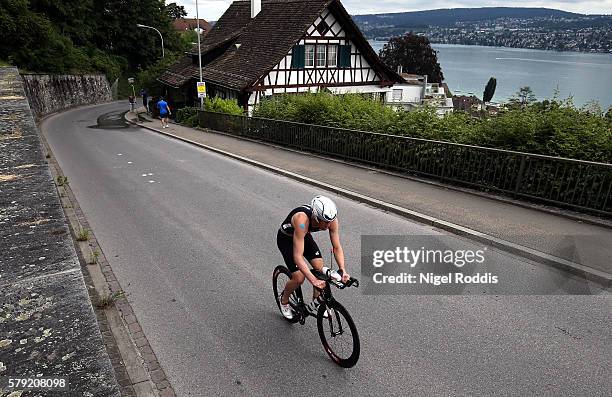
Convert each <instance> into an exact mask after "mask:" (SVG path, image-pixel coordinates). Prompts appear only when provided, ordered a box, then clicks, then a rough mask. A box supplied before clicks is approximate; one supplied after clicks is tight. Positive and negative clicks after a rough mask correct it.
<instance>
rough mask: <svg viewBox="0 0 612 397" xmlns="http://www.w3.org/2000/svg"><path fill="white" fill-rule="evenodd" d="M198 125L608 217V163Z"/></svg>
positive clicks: (396, 139)
mask: <svg viewBox="0 0 612 397" xmlns="http://www.w3.org/2000/svg"><path fill="white" fill-rule="evenodd" d="M199 121H200V126H202V127H205V128H209V129H212V130H217V131H221V132H225V133H229V134H232V135H236V136H241V137H246V138H252V139H258V140H262V141H266V142H270V143H275V144H279V145H283V146H287V147H291V148H295V149H299V150H304V151H310V152H315V153H320V154H325V155H329V156H334V157H340V158H342V159H346V160H351V161H356V162H360V163H365V164H370V165H375V166H377V167H381V168H386V169H391V170H395V171H400V172H403V173H410V174H416V175H420V176H425V177H430V178H436V179H439V180H442V181H445V182H450V183H455V184H461V185H467V186H471V187H474V188H478V189H480V190H486V191H494V192H500V193H506V194H509V195H511V196H514V197H522V198H529V199H535V200H538V201H543V202H546V203H551V204H556V205H561V206H564V207H569V208H573V209H577V210H586V211H589V212H595V213H598V214H600V215H605V216H610V215H612V200H611V199H610V194H611V191H612V164H604V163H595V162H589V161H581V160H573V159H566V158H561V157H551V156H543V155H537V154H530V153H521V152H513V151H509V150H500V149H492V148H485V147H479V146H470V145H462V144H456V143H450V142H440V141H432V140H426V139H418V138H410V137H404V136H398V135H388V134H381V133H375V132H365V131H355V130H347V129H341V128H333V127H325V126H318V125H310V124H301V123H294V122H288V121H280V120H269V119H261V118H254V117H246V116H232V115H227V114H221V113H213V112H206V111H200V112H199Z"/></svg>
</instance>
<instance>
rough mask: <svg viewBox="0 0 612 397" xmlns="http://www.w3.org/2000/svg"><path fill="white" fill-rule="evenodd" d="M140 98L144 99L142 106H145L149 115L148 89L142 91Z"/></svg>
mask: <svg viewBox="0 0 612 397" xmlns="http://www.w3.org/2000/svg"><path fill="white" fill-rule="evenodd" d="M140 96H141V97H142V106H144V108H145V109H146V110H147V113H149V93H148V92H147V90H146V89H144V88H143V89H142V90H140Z"/></svg>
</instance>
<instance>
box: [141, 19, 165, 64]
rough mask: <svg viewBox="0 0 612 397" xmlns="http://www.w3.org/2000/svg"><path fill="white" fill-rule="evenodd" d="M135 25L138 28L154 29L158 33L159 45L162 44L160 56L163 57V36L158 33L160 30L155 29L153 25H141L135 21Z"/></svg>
mask: <svg viewBox="0 0 612 397" xmlns="http://www.w3.org/2000/svg"><path fill="white" fill-rule="evenodd" d="M136 26H138V27H139V28H145V29H153V30H154V31H156V32H157V34H159V38H160V39H161V46H162V58H164V38H163V36H162V34H161V33H160V31H159V30H157V29H155V28H154V27H153V26H147V25H142V24H140V23H137V24H136Z"/></svg>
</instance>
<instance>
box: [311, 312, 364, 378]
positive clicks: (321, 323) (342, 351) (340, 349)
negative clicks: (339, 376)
mask: <svg viewBox="0 0 612 397" xmlns="http://www.w3.org/2000/svg"><path fill="white" fill-rule="evenodd" d="M326 310H327V312H328V314H329V316H328V317H327V318H325V317H324V316H323V315H324V312H325V311H326ZM317 328H318V329H319V337H320V338H321V343H323V348H324V349H325V351H326V352H327V354H328V355H329V357H330V358H331V359H332V360H333V361H334V362H335V363H336V364H338V365H339V366H341V367H344V368H351V367H352V366H354V365H355V364H357V360H359V352H360V346H359V334H358V333H357V327H355V323H354V322H353V319H352V318H351V316H350V314H349V313H348V312H347V311H346V309H345V308H344V306H342V305H341V304H340V303H338V302H333V303H330V304H322V305H321V306H319V311H318V313H317Z"/></svg>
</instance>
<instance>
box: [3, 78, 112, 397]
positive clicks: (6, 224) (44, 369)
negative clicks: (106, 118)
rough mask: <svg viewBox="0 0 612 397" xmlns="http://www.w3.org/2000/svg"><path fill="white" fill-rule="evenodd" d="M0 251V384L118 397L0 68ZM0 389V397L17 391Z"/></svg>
mask: <svg viewBox="0 0 612 397" xmlns="http://www.w3.org/2000/svg"><path fill="white" fill-rule="evenodd" d="M0 247H1V248H0V378H4V377H8V376H20V377H36V376H41V375H43V376H45V377H51V376H64V377H67V378H68V384H69V389H70V392H69V393H68V392H66V393H63V392H62V393H60V392H58V391H53V392H52V391H48V392H42V394H39V393H37V392H26V393H25V394H24V396H25V395H28V396H30V395H32V396H33V395H37V396H38V395H45V396H55V395H71V396H77V395H78V396H100V397H111V396H113V397H118V396H119V395H120V392H119V386H118V384H117V380H116V378H115V374H114V370H113V367H112V365H111V361H110V359H109V356H108V354H107V351H106V348H105V345H104V342H103V339H102V335H101V333H100V330H99V328H98V323H97V321H96V316H95V313H94V311H93V308H92V305H91V302H90V300H89V295H88V292H87V288H86V285H85V281H84V278H83V273H82V272H81V265H80V262H79V259H78V257H77V253H76V251H75V248H74V241H73V240H72V237H71V235H70V230H69V228H68V224H67V221H66V218H65V216H64V211H63V209H62V205H61V203H60V198H59V196H58V192H57V189H56V187H55V184H54V181H53V179H52V176H51V171H50V170H49V166H48V164H47V162H46V160H45V155H44V153H43V147H42V144H41V139H40V136H39V135H38V131H37V126H36V124H35V123H34V119H33V117H32V113H31V111H30V107H29V105H28V101H27V100H26V97H25V93H24V90H23V84H22V80H21V78H20V77H19V72H18V71H17V69H15V68H6V67H0ZM3 387H4V386H3V385H2V384H0V396H6V395H11V396H13V395H15V396H20V395H21V393H22V392H23V390H16V391H15V392H14V393H11V390H3ZM9 393H10V394H9Z"/></svg>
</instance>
